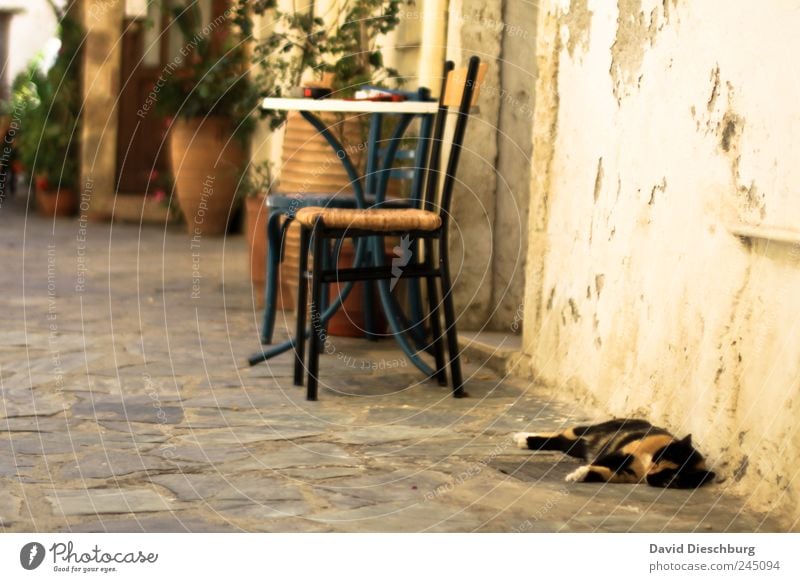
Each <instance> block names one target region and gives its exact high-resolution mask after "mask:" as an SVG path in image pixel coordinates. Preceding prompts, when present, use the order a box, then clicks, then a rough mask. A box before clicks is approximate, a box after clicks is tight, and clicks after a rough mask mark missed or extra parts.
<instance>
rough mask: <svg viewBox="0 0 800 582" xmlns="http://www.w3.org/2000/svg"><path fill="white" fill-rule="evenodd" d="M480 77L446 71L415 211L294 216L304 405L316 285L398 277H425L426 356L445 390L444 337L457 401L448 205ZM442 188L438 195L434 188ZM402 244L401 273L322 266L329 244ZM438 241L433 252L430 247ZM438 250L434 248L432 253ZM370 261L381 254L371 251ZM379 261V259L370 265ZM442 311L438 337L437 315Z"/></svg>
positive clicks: (476, 67) (312, 365)
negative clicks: (405, 254)
mask: <svg viewBox="0 0 800 582" xmlns="http://www.w3.org/2000/svg"><path fill="white" fill-rule="evenodd" d="M485 71H486V65H483V66H481V65H480V60H479V59H478V58H477V57H472V58H471V59H470V61H469V66H468V67H464V68H462V69H458V70H453V63H452V62H448V63H446V65H445V75H444V79H443V82H442V87H441V92H440V97H439V108H438V113H437V115H436V120H435V122H434V128H433V134H432V138H431V139H432V142H431V147H430V153H429V156H428V160H427V167H426V168H425V169H424V171H425V182H424V183H425V192H424V195H423V197H422V199H421V206H422V207H421V208H408V209H389V208H370V209H341V208H323V207H309V208H302V209H300V210H298V211H297V214H296V216H295V220H296V221H297V222H298V223H299V224H300V226H301V235H300V269H299V271H300V272H299V285H298V294H297V332H296V336H295V341H296V348H295V370H294V383H295V385H298V386H302V384H303V375H304V369H305V333H303V332H304V330H305V326H306V306H307V300H308V297H307V295H308V278H309V274H308V252H309V247H310V243H311V241H312V240H313V244H314V249H313V271H312V273H311V277H310V278H311V328H312V333H311V338H310V342H311V343H310V346H309V356H308V383H307V396H306V397H307V399H308V400H316V399H317V392H318V379H319V356H320V352H321V351H322V349H323V346H324V342H325V338H326V333H327V332H326V329H325V324H324V322H323V321H322V320H321V317H320V315H321V313H322V312H323V311H324V307H325V306H324V305H323V304H322V303H323V300H324V295H325V294H324V293H323V285H326V284H330V283H342V282H347V281H380V284H384V285H385V284H388V282H389V281H390V280H393V279H394V280H396V279H397V278H398V277H399V278H418V279H422V278H424V279H425V280H426V283H427V290H428V303H429V310H430V311H429V317H428V319H429V322H428V323H429V327H430V332H431V338H430V339H431V343H430V344H429V351H430V352H431V353H432V355H433V357H434V360H435V363H436V366H435V372H434V376H435V377H436V379H437V380H438V381H439V383H440V384H441V385H443V386H445V385H447V377H446V372H445V368H446V362H445V356H444V345H443V337H442V336H443V335H446V337H447V348H448V352H449V367H450V376H451V381H452V388H453V396H455V397H462V396H464V395H465V392H464V386H463V384H464V381H463V377H462V374H461V365H460V361H459V356H458V337H457V335H456V316H455V308H454V306H453V294H452V287H451V282H450V260H449V256H448V250H447V238H448V237H447V234H448V226H449V220H450V204H451V201H452V196H453V187H454V184H455V175H456V170H457V168H458V162H459V157H460V154H461V149H462V144H463V141H464V132H465V130H466V127H467V121H468V119H469V113H470V109H471V108H472V106H473V105H474V103H475V101H476V99H477V96H478V93H479V90H480V83H481V81H482V78H483V76H484V74H485ZM451 107H458V109H457V112H456V113H457V116H456V120H455V129H454V132H453V137H452V140H451V142H450V145H449V152H448V155H447V166H446V171H445V173H444V179H443V180H442V179H441V171H440V163H441V160H442V153H443V152H442V150H443V137H444V130H445V121H446V119H447V115H448V112H449V109H450V108H451ZM440 182H441V183H442V188H441V196H439V183H440ZM387 236H396V237H401V238H403V237H407V239H408V240H412V241H415V244H416V248H415V249H414V250H413V251H412V256H411V258H410V260H409V262H408V264H406V265H405V266H403V267H402V269H399V272H398V269H397V268H396V267H392V266H390V265H383V264H376V265H375V266H372V267H365V268H351V269H339V268H336V267H335V266H334V267H328V265H336V261H330V260H326V259H325V257H326V253H329V252H330V246H331V244H332V242H333V241H337V240H341V239H344V238H358V237H373V239H372V240H373V241H374V242H375V245H376V246H375V249H376V250H377V249H379V248H380V245H382V237H387ZM418 241H422V242H424V255H423V256H422V257H420V256H419V250H420V249H419V244H418ZM437 241H438V245H437V244H436V243H437ZM436 247H438V249H437V248H436ZM373 256H374V257H381V256H382V253H379V252H373ZM376 260H377V261H378V262H381V259H380V258H377V259H376ZM437 283H439V284H440V285H441V295H442V300H441V302H440V301H439V289H438V285H437ZM440 308H441V309H443V311H444V324H445V328H444V334H443V330H442V325H441V319H440V318H441V313H440V310H441V309H440Z"/></svg>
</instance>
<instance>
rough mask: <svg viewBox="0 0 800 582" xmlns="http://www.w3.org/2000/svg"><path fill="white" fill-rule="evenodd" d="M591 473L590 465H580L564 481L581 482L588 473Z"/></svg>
mask: <svg viewBox="0 0 800 582" xmlns="http://www.w3.org/2000/svg"><path fill="white" fill-rule="evenodd" d="M588 474H589V467H588V466H587V465H584V466H583V467H578V468H577V469H575V470H574V471H573V472H572V473H570V474H569V475H567V476H566V477H565V478H564V481H568V482H569V483H581V482H583V480H584V479H586V475H588Z"/></svg>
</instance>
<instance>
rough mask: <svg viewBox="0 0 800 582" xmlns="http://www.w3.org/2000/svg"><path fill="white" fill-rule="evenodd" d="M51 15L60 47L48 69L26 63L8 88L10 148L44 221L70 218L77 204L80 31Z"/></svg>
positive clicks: (69, 19) (67, 17)
mask: <svg viewBox="0 0 800 582" xmlns="http://www.w3.org/2000/svg"><path fill="white" fill-rule="evenodd" d="M57 16H58V17H59V20H60V22H59V38H60V39H61V48H60V49H59V52H58V55H57V57H56V60H55V62H54V64H53V66H52V67H51V68H50V70H49V71H47V72H46V73H45V72H43V71H42V70H41V69H40V68H39V63H36V62H35V63H32V64H31V65H30V66H29V67H28V71H27V72H24V73H21V74H20V75H19V76H18V77H17V78H16V79H15V81H14V85H13V101H14V108H15V111H18V112H20V116H21V117H20V122H19V125H20V128H21V129H20V135H19V137H18V139H17V143H16V146H17V148H18V150H19V155H20V161H21V162H22V165H23V166H24V167H25V168H26V170H27V171H28V173H29V176H30V178H31V180H32V182H33V185H35V189H36V190H35V192H36V193H35V196H36V205H37V208H38V210H39V212H40V213H41V214H43V215H45V216H48V217H52V216H66V215H70V214H72V213H74V212H75V209H76V208H77V201H78V196H77V192H76V191H75V187H76V186H77V183H78V173H79V166H78V152H79V144H78V135H79V125H78V124H79V114H80V108H81V97H80V90H79V89H80V67H79V64H80V57H79V54H78V53H79V52H80V50H81V45H82V42H83V29H82V27H81V26H80V24H79V23H78V21H77V20H76V19H74V18H73V16H72V15H71V13H70V11H66V12H64V13H61V12H57Z"/></svg>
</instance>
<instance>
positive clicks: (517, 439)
mask: <svg viewBox="0 0 800 582" xmlns="http://www.w3.org/2000/svg"><path fill="white" fill-rule="evenodd" d="M531 434H533V433H529V432H518V433H516V434H515V435H514V436H513V437H511V438H512V439H514V443H516V445H517V447H519V448H520V449H527V448H528V437H529V436H531Z"/></svg>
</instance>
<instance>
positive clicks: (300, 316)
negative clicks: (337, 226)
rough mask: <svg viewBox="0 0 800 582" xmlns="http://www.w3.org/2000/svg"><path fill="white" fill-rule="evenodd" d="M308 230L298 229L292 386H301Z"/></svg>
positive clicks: (304, 336)
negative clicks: (298, 248)
mask: <svg viewBox="0 0 800 582" xmlns="http://www.w3.org/2000/svg"><path fill="white" fill-rule="evenodd" d="M309 235H310V233H309V230H308V229H307V228H305V227H300V259H299V263H300V266H299V268H298V273H299V277H298V280H297V325H296V329H295V334H294V341H295V349H294V385H295V386H302V385H303V372H304V369H303V368H304V359H305V353H306V302H307V301H308V278H307V277H306V271H308V240H309Z"/></svg>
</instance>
